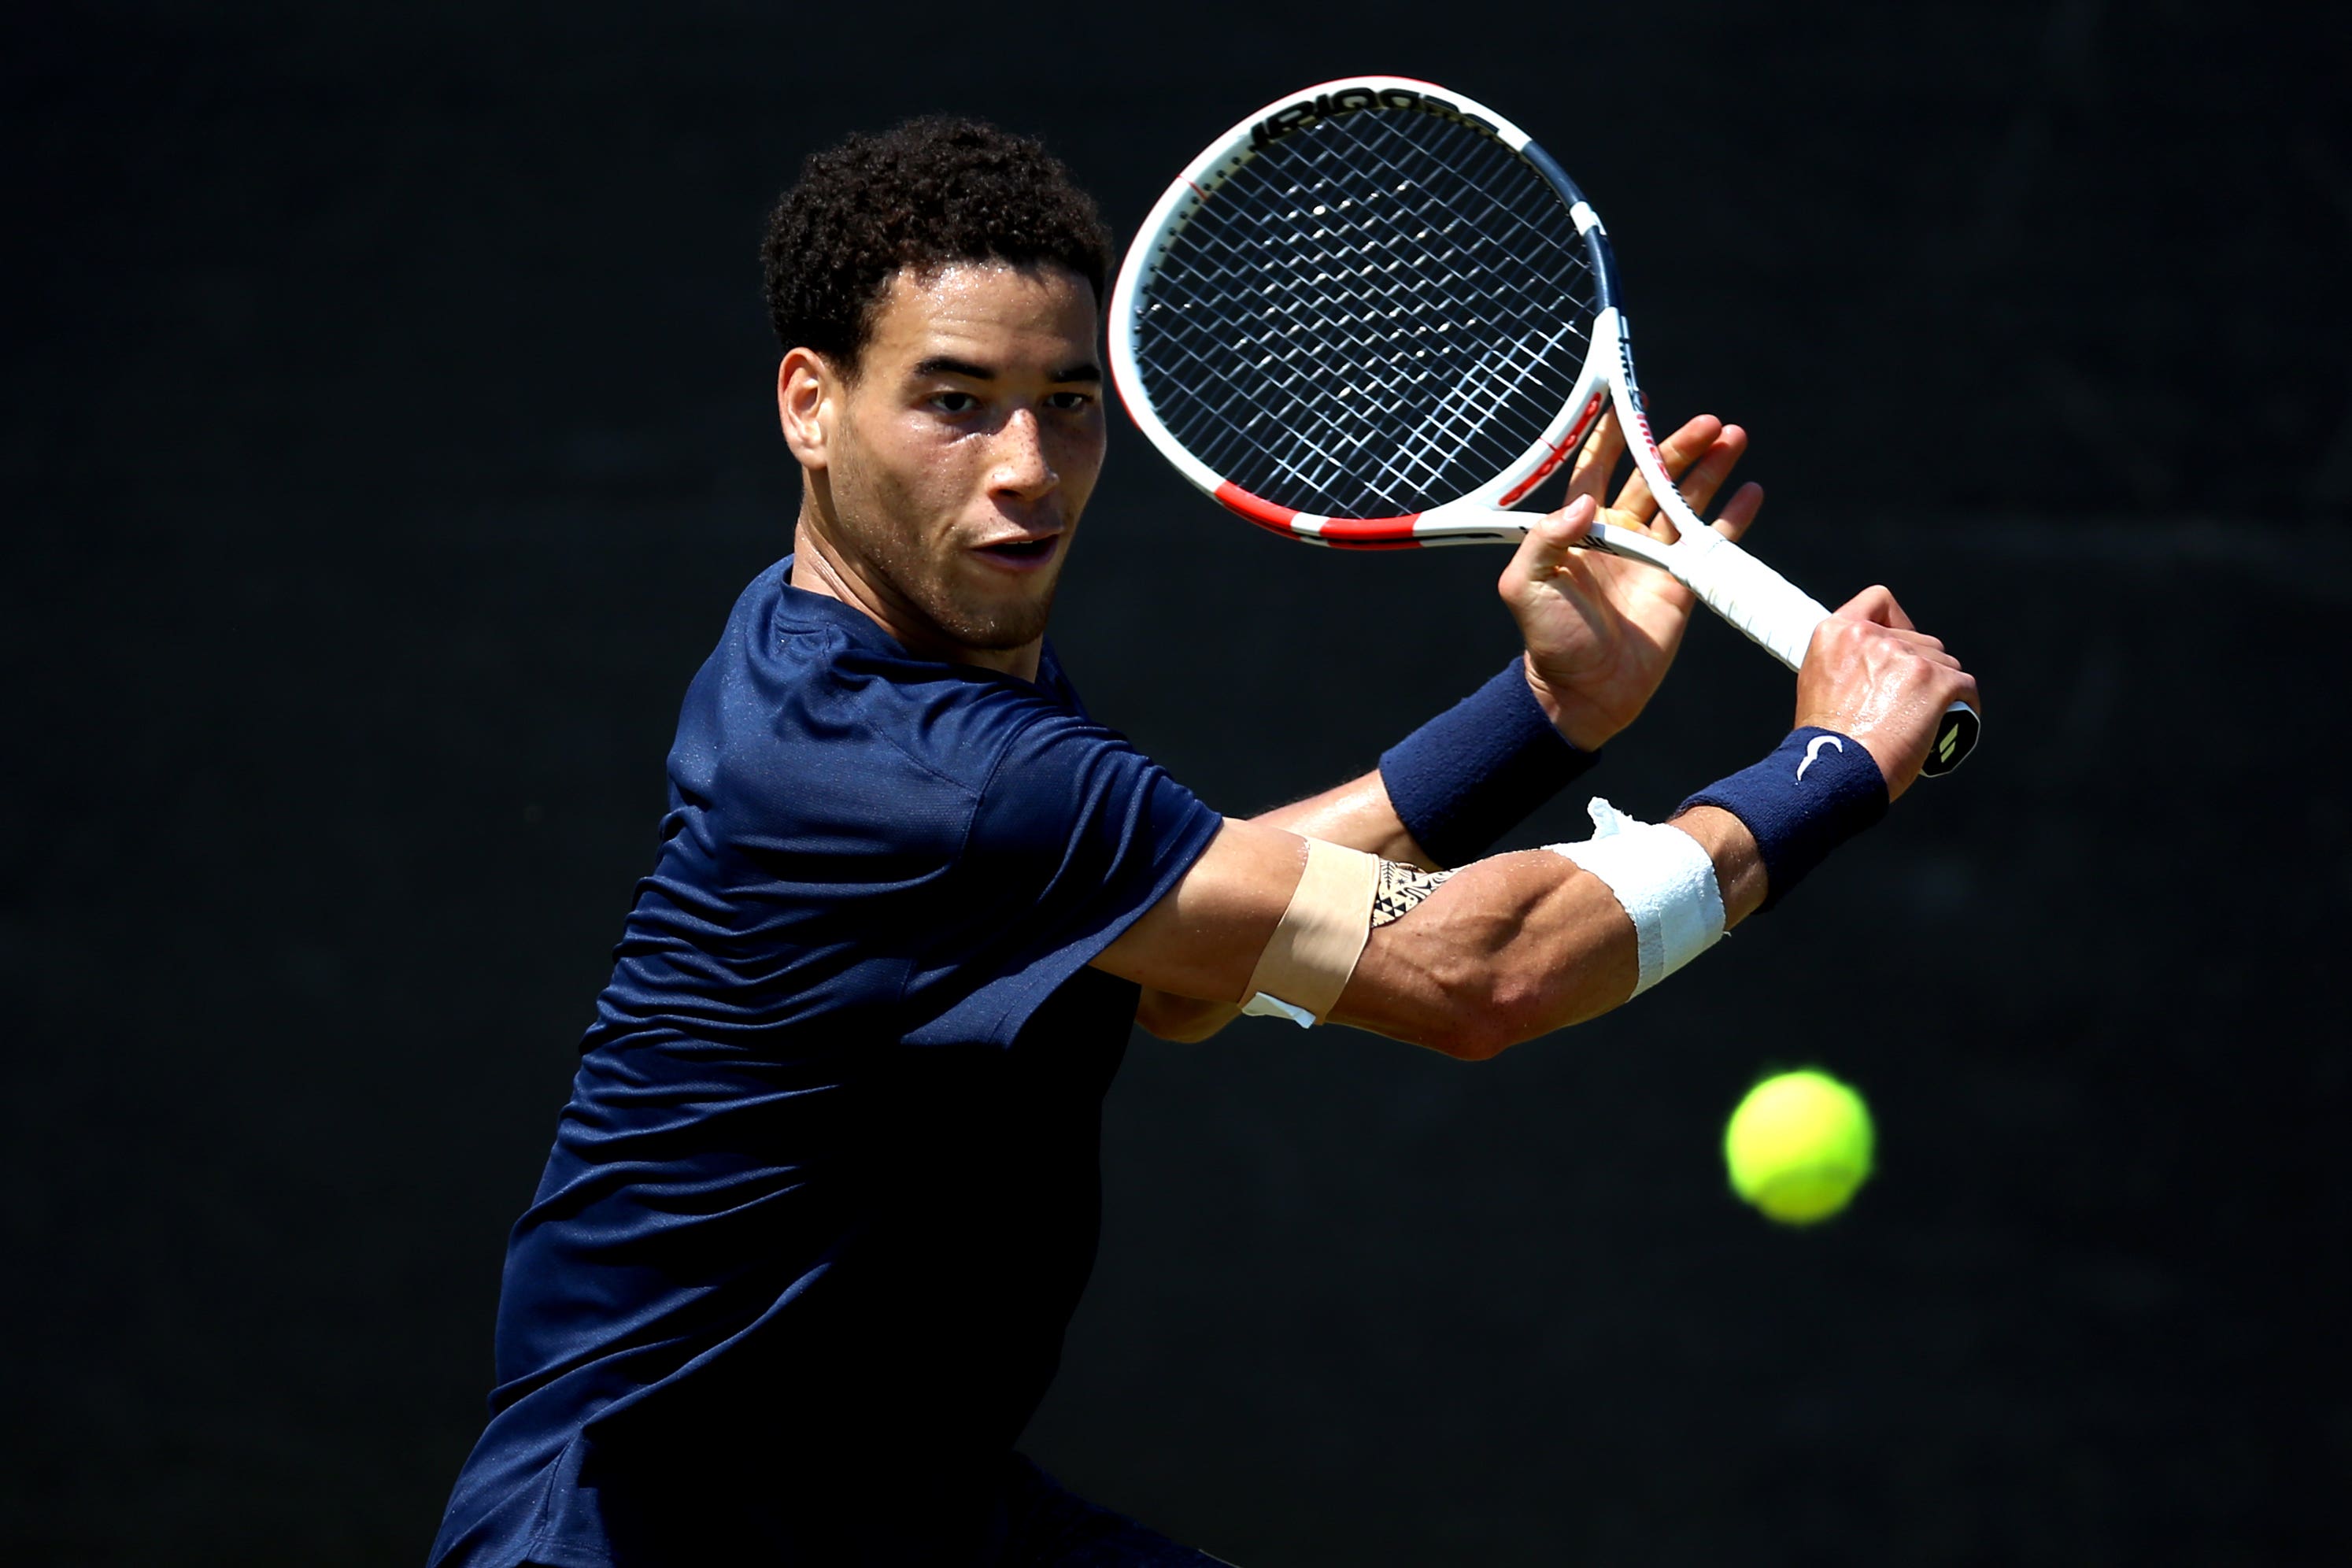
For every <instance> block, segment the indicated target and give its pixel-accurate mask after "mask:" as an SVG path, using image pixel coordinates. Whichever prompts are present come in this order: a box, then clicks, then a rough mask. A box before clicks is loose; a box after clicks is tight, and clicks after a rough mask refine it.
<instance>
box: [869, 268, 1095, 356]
mask: <svg viewBox="0 0 2352 1568" xmlns="http://www.w3.org/2000/svg"><path fill="white" fill-rule="evenodd" d="M1095 329H1096V310H1095V294H1094V286H1093V285H1092V284H1091V283H1089V282H1087V279H1084V278H1083V277H1080V276H1079V275H1078V274H1077V273H1076V272H1073V271H1071V270H1069V269H1068V268H1062V267H1055V266H1052V265H1050V264H1044V265H1036V266H1027V267H1015V266H1013V265H1011V264H1010V263H1006V262H1002V261H960V262H955V263H952V264H950V265H949V266H946V267H942V268H937V269H936V270H933V271H930V272H927V273H918V272H916V271H915V270H913V269H912V268H903V269H901V270H900V271H898V272H897V273H895V274H893V275H892V277H891V279H890V282H889V284H888V286H887V288H886V289H884V291H883V295H882V301H881V309H880V310H877V312H876V314H875V318H874V329H873V336H872V339H871V346H872V348H874V349H877V350H880V351H881V352H882V353H885V354H887V355H888V356H890V357H892V358H898V357H902V356H904V357H907V358H908V359H910V360H920V359H924V358H928V357H930V356H931V355H933V354H934V353H942V352H951V351H952V349H953V348H955V347H962V348H964V349H967V350H969V349H974V348H982V347H993V348H994V349H996V350H997V351H998V352H999V353H1022V354H1029V353H1037V354H1044V355H1045V356H1047V357H1056V356H1058V357H1059V358H1062V359H1066V358H1067V357H1068V356H1069V354H1070V352H1071V351H1072V350H1074V349H1075V350H1083V351H1085V353H1088V354H1090V353H1092V352H1093V347H1094V342H1095Z"/></svg>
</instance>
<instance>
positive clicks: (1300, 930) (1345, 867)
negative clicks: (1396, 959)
mask: <svg viewBox="0 0 2352 1568" xmlns="http://www.w3.org/2000/svg"><path fill="white" fill-rule="evenodd" d="M1380 880H1381V862H1380V857H1378V856H1376V855H1367V854H1365V853H1364V852H1363V851H1362V850H1360V849H1346V848H1342V847H1339V845H1337V844H1326V843H1324V842H1323V841H1322V840H1321V839H1319V838H1310V839H1308V840H1307V869H1306V870H1305V871H1303V872H1301V873H1300V874H1299V878H1298V887H1297V889H1296V890H1295V891H1293V892H1292V893H1291V895H1290V903H1289V906H1288V907H1287V908H1286V909H1285V910H1283V911H1282V919H1281V921H1278V922H1277V923H1276V926H1275V928H1274V936H1273V939H1272V940H1271V941H1269V942H1267V943H1266V944H1265V952H1262V953H1260V954H1258V959H1257V968H1256V969H1255V970H1253V971H1252V972H1251V973H1250V978H1249V991H1248V992H1247V993H1246V994H1247V995H1248V996H1249V997H1251V998H1255V997H1257V996H1260V995H1265V996H1271V997H1274V998H1276V1000H1278V1001H1281V1002H1284V1003H1286V1004H1288V1005H1289V1006H1290V1007H1292V1008H1296V1009H1297V1011H1299V1012H1302V1013H1309V1014H1312V1015H1313V1016H1314V1018H1315V1021H1316V1022H1317V1023H1318V1024H1319V1023H1321V1022H1322V1021H1323V1020H1324V1019H1325V1018H1327V1017H1329V1016H1330V1015H1331V1009H1332V1008H1333V1007H1335V1006H1337V1005H1339V993H1340V992H1341V991H1344V990H1345V989H1347V985H1348V977H1349V975H1351V974H1353V973H1356V961H1357V960H1358V959H1359V958H1361V957H1362V956H1363V955H1364V943H1365V942H1367V941H1368V940H1369V939H1370V936H1371V934H1372V895H1373V893H1374V892H1375V891H1376V890H1377V889H1379V887H1380Z"/></svg>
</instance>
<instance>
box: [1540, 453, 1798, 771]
mask: <svg viewBox="0 0 2352 1568" xmlns="http://www.w3.org/2000/svg"><path fill="white" fill-rule="evenodd" d="M1747 449H1748V433H1747V432H1746V431H1744V430H1742V429H1741V428H1740V427H1739V426H1737V425H1726V424H1724V423H1723V421H1721V420H1720V419H1717V418H1716V417H1714V416H1712V415H1701V416H1699V417H1697V418H1696V419H1694V420H1692V421H1691V422H1690V423H1689V424H1687V425H1685V426H1683V427H1682V428H1681V429H1679V430H1677V431H1675V433H1674V434H1673V435H1672V436H1670V437H1667V438H1666V440H1665V441H1664V443H1663V444H1662V445H1661V446H1660V447H1659V448H1658V450H1659V452H1660V454H1661V455H1662V456H1664V458H1665V460H1666V471H1667V472H1668V473H1670V474H1672V475H1674V476H1675V482H1676V485H1677V486H1678V488H1679V489H1681V490H1682V493H1683V498H1684V499H1685V500H1687V501H1689V502H1690V504H1691V507H1692V509H1693V510H1696V511H1702V512H1703V511H1705V510H1706V507H1707V504H1708V503H1709V502H1710V501H1712V500H1714V499H1715V492H1716V491H1717V489H1721V488H1722V486H1723V482H1724V481H1725V480H1726V479H1729V478H1730V477H1731V469H1732V467H1733V465H1735V464H1736V463H1738V461H1739V458H1740V455H1741V454H1742V453H1743V452H1745V451H1746V450H1747ZM1624 455H1625V440H1624V437H1623V436H1622V434H1621V433H1620V432H1619V431H1618V428H1617V422H1616V418H1615V416H1613V415H1609V416H1603V417H1602V419H1601V423H1600V425H1599V426H1598V427H1596V428H1595V429H1594V431H1593V433H1592V436H1591V439H1589V440H1587V441H1586V442H1585V444H1584V450H1583V451H1582V452H1580V454H1578V456H1577V459H1576V468H1575V469H1574V471H1573V472H1572V473H1571V474H1570V479H1569V500H1568V504H1567V505H1566V506H1564V507H1562V508H1561V509H1560V510H1558V511H1556V512H1553V513H1552V514H1551V515H1550V516H1549V517H1546V518H1544V519H1543V520H1542V521H1539V522H1538V523H1537V524H1536V526H1535V527H1534V528H1532V529H1530V530H1528V537H1527V539H1526V541H1525V542H1523V543H1521V544H1520V546H1519V549H1518V552H1517V554H1515V555H1513V556H1512V557H1511V563H1510V564H1509V565H1508V566H1507V567H1505V568H1504V570H1503V576H1502V580H1501V581H1500V582H1499V583H1498V584H1496V592H1498V593H1500V594H1501V595H1502V597H1503V603H1504V604H1506V605H1508V606H1510V611H1511V615H1512V616H1513V617H1514V618H1515V619H1517V622H1518V623H1519V634H1520V636H1521V637H1523V638H1524V639H1525V640H1526V642H1527V649H1528V651H1527V671H1528V686H1529V687H1531V688H1532V689H1534V691H1535V694H1536V700H1537V701H1538V702H1539V703H1541V704H1542V705H1543V710H1544V711H1545V712H1546V713H1547V714H1549V715H1550V717H1551V721H1552V722H1553V724H1554V725H1556V726H1558V728H1559V732H1560V733H1561V734H1562V735H1563V736H1565V737H1566V738H1567V739H1568V741H1569V742H1570V744H1571V745H1574V746H1577V747H1579V748H1580V749H1582V750H1584V751H1588V752H1597V751H1599V750H1600V749H1601V746H1602V744H1603V743H1605V742H1607V741H1608V740H1609V738H1610V737H1611V736H1612V735H1614V734H1616V733H1617V731H1620V730H1622V729H1623V728H1624V727H1625V726H1626V725H1628V724H1630V723H1632V722H1633V720H1634V718H1635V716H1637V715H1638V714H1639V713H1640V712H1641V711H1642V709H1643V707H1644V706H1645V705H1646V704H1647V703H1648V702H1649V700H1650V697H1651V694H1652V693H1653V692H1654V691H1656V690H1657V689H1658V683H1659V682H1660V681H1662V680H1664V679H1665V676H1666V668H1667V667H1668V666H1669V665H1671V664H1673V663H1674V659H1675V648H1677V647H1680V646H1681V644H1682V638H1683V628H1684V627H1685V626H1687V625H1688V624H1689V622H1690V614H1691V606H1692V605H1695V604H1696V603H1697V601H1696V599H1695V598H1694V597H1693V596H1692V595H1691V591H1690V590H1689V589H1687V588H1685V587H1684V586H1683V585H1682V584H1680V583H1677V582H1675V580H1674V578H1673V577H1671V576H1669V575H1667V574H1665V573H1664V572H1661V571H1659V570H1658V569H1657V568H1656V567H1654V566H1647V565H1643V563H1641V562H1638V561H1627V560H1623V559H1622V558H1620V557H1617V556H1613V555H1603V554H1601V553H1600V552H1596V551H1582V550H1578V549H1575V548H1574V546H1575V544H1576V542H1577V541H1579V540H1580V539H1582V538H1583V537H1584V535H1585V532H1586V531H1587V530H1588V529H1589V528H1590V527H1591V524H1592V520H1593V518H1594V516H1595V515H1596V513H1597V514H1598V515H1599V516H1600V517H1601V521H1603V522H1606V523H1607V524H1609V525H1610V526H1611V527H1612V528H1630V529H1638V530H1640V531H1642V532H1644V533H1647V534H1650V535H1652V536H1653V537H1654V538H1657V539H1661V540H1664V541H1667V542H1672V541H1673V540H1674V538H1675V528H1674V524H1673V523H1672V522H1670V521H1667V520H1666V518H1665V517H1664V515H1662V514H1661V512H1660V511H1659V509H1658V501H1657V498H1656V497H1655V496H1654V495H1652V494H1651V493H1650V487H1649V485H1648V484H1647V483H1646V482H1645V481H1644V480H1643V478H1642V476H1641V474H1640V472H1639V471H1638V470H1637V471H1636V472H1635V473H1634V474H1633V477H1632V478H1631V479H1627V480H1626V481H1625V485H1624V488H1623V489H1621V490H1619V491H1618V493H1617V504H1616V505H1615V506H1613V507H1610V508H1608V509H1607V510H1605V511H1603V510H1601V492H1602V490H1603V489H1606V488H1607V486H1608V484H1609V479H1610V477H1611V476H1612V474H1613V473H1615V471H1616V468H1617V464H1618V462H1619V461H1620V459H1622V458H1623V457H1624ZM1763 504H1764V491H1763V489H1762V488H1761V487H1760V486H1757V485H1753V484H1747V485H1742V486H1740V487H1739V489H1738V491H1737V492H1736V493H1734V494H1733V496H1732V498H1731V500H1729V501H1728V502H1727V503H1726V504H1725V506H1724V509H1723V512H1722V515H1721V516H1720V517H1718V518H1717V520H1716V522H1715V530H1716V531H1717V532H1718V533H1720V534H1722V535H1723V536H1724V537H1725V538H1726V539H1738V537H1739V536H1740V535H1741V534H1743V533H1745V532H1747V531H1748V524H1749V523H1751V522H1753V521H1755V520H1756V510H1757V509H1758V508H1759V507H1760V506H1762V505H1763Z"/></svg>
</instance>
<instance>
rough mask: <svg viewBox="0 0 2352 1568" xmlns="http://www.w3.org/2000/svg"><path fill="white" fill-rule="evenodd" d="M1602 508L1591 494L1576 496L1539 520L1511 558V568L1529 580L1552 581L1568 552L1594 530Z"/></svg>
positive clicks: (1534, 581)
mask: <svg viewBox="0 0 2352 1568" xmlns="http://www.w3.org/2000/svg"><path fill="white" fill-rule="evenodd" d="M1599 510H1600V509H1599V508H1598V507H1597V506H1595V505H1594V503H1593V500H1592V498H1591V496H1574V497H1571V498H1570V500H1569V503H1568V504H1567V505H1566V506H1564V507H1562V508H1560V509H1559V510H1558V511H1555V512H1551V513H1549V514H1547V515H1545V516H1543V517H1539V518H1538V519H1536V522H1535V526H1534V527H1532V528H1530V529H1528V537H1527V539H1526V541H1525V542H1522V543H1521V544H1520V546H1519V550H1518V553H1517V555H1515V556H1513V557H1512V559H1511V566H1512V569H1513V570H1514V571H1515V572H1517V573H1518V574H1520V575H1522V576H1524V577H1525V578H1526V579H1527V580H1528V581H1529V582H1533V583H1549V582H1550V581H1551V580H1552V579H1553V578H1554V577H1556V576H1558V575H1559V569H1560V567H1561V566H1562V565H1563V564H1565V563H1566V562H1567V560H1568V557H1569V552H1570V551H1572V550H1574V549H1575V548H1576V546H1577V545H1578V543H1580V542H1581V541H1582V540H1583V539H1584V537H1585V535H1587V534H1588V533H1590V532H1591V531H1592V520H1593V517H1594V516H1595V515H1596V514H1597V513H1598V511H1599Z"/></svg>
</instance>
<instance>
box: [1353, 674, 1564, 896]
mask: <svg viewBox="0 0 2352 1568" xmlns="http://www.w3.org/2000/svg"><path fill="white" fill-rule="evenodd" d="M1600 758H1601V753H1600V752H1580V751H1579V750H1577V749H1576V748H1575V747H1574V746H1571V745H1570V744H1569V743H1568V742H1567V741H1566V740H1564V739H1562V738H1561V736H1560V732H1559V731H1558V730H1555V729H1553V728H1552V723H1551V721H1550V720H1549V718H1547V717H1545V715H1544V710H1543V706H1542V704H1540V703H1538V701H1537V700H1536V694H1535V692H1534V691H1533V690H1532V689H1529V688H1528V677H1527V670H1526V668H1525V667H1524V666H1523V665H1522V664H1521V663H1520V662H1519V661H1518V660H1517V659H1516V658H1515V659H1513V660H1512V661H1511V662H1510V665H1509V667H1508V668H1506V669H1505V670H1504V671H1503V672H1502V673H1501V674H1500V675H1497V676H1496V677H1495V679H1492V680H1490V681H1488V682H1486V685H1484V686H1482V687H1480V688H1479V689H1477V690H1475V691H1474V692H1472V693H1471V694H1470V695H1469V696H1467V697H1465V698H1464V699H1463V700H1461V701H1459V702H1457V703H1455V704H1454V706H1453V707H1451V708H1449V709H1447V710H1445V711H1444V712H1443V713H1440V714H1439V715H1438V716H1437V717H1436V718H1434V719H1432V720H1431V721H1429V722H1428V723H1426V724H1423V726H1422V727H1421V728H1420V729H1418V730H1415V731H1413V732H1412V734H1410V735H1407V736H1406V737H1405V738H1404V739H1403V740H1402V741H1399V742H1397V743H1396V744H1395V745H1393V746H1391V747H1390V748H1389V749H1388V750H1387V751H1385V752H1381V783H1383V784H1387V785H1388V791H1389V801H1390V804H1391V805H1394V806H1395V807H1396V814H1397V817H1398V819H1399V820H1400V821H1402V823H1403V824H1404V826H1405V831H1407V832H1408V833H1411V834H1412V838H1413V842H1414V843H1416V844H1418V845H1420V846H1421V847H1422V848H1423V849H1424V850H1426V851H1428V853H1429V858H1431V859H1433V860H1434V861H1436V862H1437V863H1438V864H1439V865H1440V866H1460V865H1463V864H1465V862H1468V861H1471V860H1475V859H1476V858H1478V857H1479V856H1480V855H1483V854H1484V853H1486V847H1487V846H1488V845H1490V844H1492V843H1494V842H1495V840H1496V839H1497V838H1500V837H1502V836H1503V835H1504V834H1506V833H1508V832H1509V831H1510V830H1511V829H1512V828H1514V827H1517V826H1518V825H1519V823H1520V822H1521V821H1522V820H1524V819H1525V818H1526V816H1527V815H1528V813H1529V812H1531V811H1533V810H1535V808H1536V807H1538V806H1539V805H1542V804H1543V803H1544V802H1546V801H1548V800H1549V799H1550V798H1551V797H1552V796H1553V795H1557V794H1559V791H1560V789H1561V788H1562V786H1564V785H1565V784H1568V782H1569V781H1570V779H1573V778H1575V777H1576V776H1577V775H1578V774H1579V773H1583V772H1584V770H1585V769H1587V768H1589V767H1591V765H1592V764H1593V763H1596V762H1598V761H1600Z"/></svg>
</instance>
